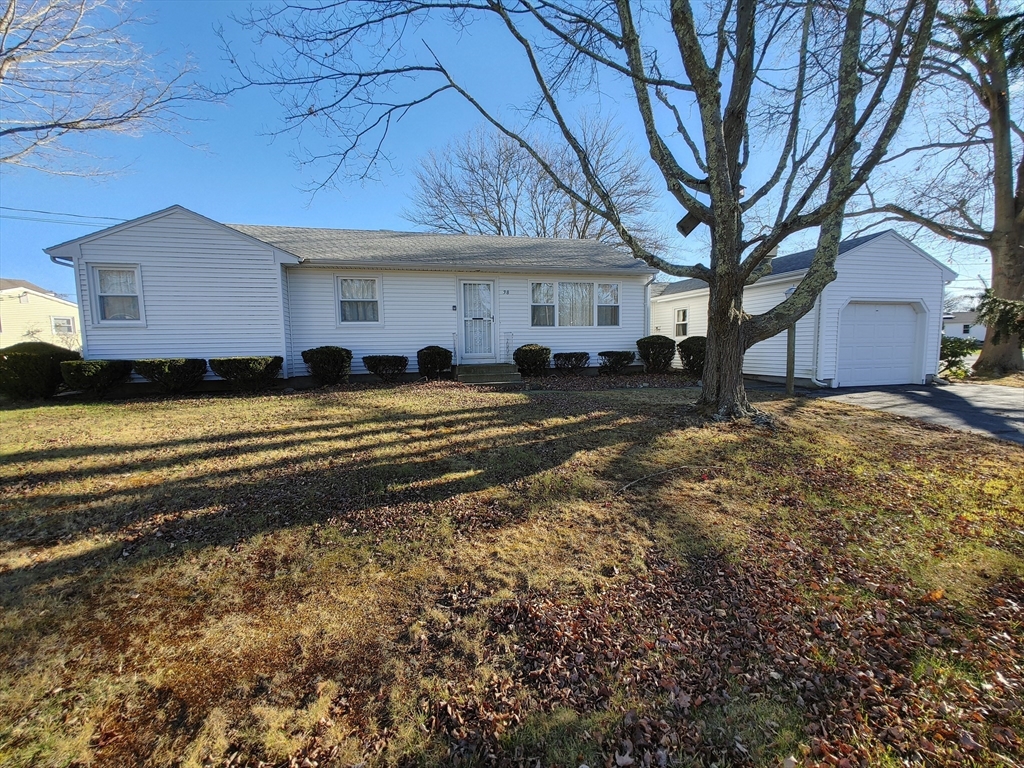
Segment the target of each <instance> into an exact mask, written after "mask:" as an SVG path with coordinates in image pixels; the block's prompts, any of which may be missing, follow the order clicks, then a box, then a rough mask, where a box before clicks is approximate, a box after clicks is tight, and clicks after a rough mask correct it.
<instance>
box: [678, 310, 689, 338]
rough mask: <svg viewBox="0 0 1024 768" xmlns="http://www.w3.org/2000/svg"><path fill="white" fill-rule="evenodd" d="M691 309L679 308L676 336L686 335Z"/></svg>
mask: <svg viewBox="0 0 1024 768" xmlns="http://www.w3.org/2000/svg"><path fill="white" fill-rule="evenodd" d="M689 314H690V313H689V310H686V309H677V310H676V337H682V336H686V335H687V333H686V330H687V325H688V324H689V323H688V322H687V320H688V316H689Z"/></svg>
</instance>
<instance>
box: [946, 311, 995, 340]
mask: <svg viewBox="0 0 1024 768" xmlns="http://www.w3.org/2000/svg"><path fill="white" fill-rule="evenodd" d="M987 330H988V329H987V328H986V327H985V326H984V325H982V324H981V323H979V322H978V313H977V312H953V313H951V314H949V315H946V317H944V318H943V321H942V335H943V336H950V337H952V338H956V339H974V340H975V341H978V342H983V341H985V332H986V331H987Z"/></svg>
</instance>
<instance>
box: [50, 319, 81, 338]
mask: <svg viewBox="0 0 1024 768" xmlns="http://www.w3.org/2000/svg"><path fill="white" fill-rule="evenodd" d="M50 328H51V329H52V330H53V335H54V336H68V335H71V334H73V333H74V332H75V318H73V317H51V318H50Z"/></svg>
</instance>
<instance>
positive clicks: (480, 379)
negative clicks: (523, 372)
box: [458, 373, 523, 384]
mask: <svg viewBox="0 0 1024 768" xmlns="http://www.w3.org/2000/svg"><path fill="white" fill-rule="evenodd" d="M458 380H459V381H460V382H462V383H463V384H522V383H523V377H522V376H520V375H519V374H516V375H515V376H495V375H493V374H486V373H478V374H473V375H466V376H459V379H458Z"/></svg>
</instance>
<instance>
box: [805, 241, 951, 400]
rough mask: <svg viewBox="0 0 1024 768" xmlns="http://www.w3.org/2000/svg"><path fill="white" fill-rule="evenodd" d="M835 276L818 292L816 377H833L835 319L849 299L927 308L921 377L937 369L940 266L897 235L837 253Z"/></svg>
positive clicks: (836, 344)
mask: <svg viewBox="0 0 1024 768" xmlns="http://www.w3.org/2000/svg"><path fill="white" fill-rule="evenodd" d="M836 271H837V272H838V273H839V277H837V278H836V280H835V281H834V282H832V283H830V284H829V285H828V287H827V288H826V289H825V291H824V292H823V293H822V296H821V299H820V302H821V312H822V322H821V338H820V340H819V345H820V347H819V351H818V376H817V378H819V379H830V380H834V379H835V378H836V376H837V375H838V366H839V357H838V355H839V320H840V314H841V313H842V310H843V308H844V307H845V306H846V305H847V304H848V303H849V302H850V301H851V300H854V301H856V300H864V301H894V302H896V301H907V302H920V304H921V305H922V306H923V307H924V308H925V314H926V316H925V318H924V320H923V322H924V324H925V338H924V345H925V350H924V362H923V374H924V376H926V377H927V376H930V375H934V374H935V373H936V372H937V371H938V367H939V343H940V340H941V337H942V292H943V274H942V268H941V267H940V266H939V265H938V264H936V263H934V262H932V261H930V260H929V259H927V258H924V257H923V256H921V255H920V254H919V253H918V252H917V251H915V250H914V249H913V248H911V247H910V246H908V245H907V244H905V243H904V242H902V241H901V240H900V239H899V238H898V237H895V236H887V237H880V238H878V239H876V240H872V241H871V242H869V243H868V244H866V245H864V246H862V247H861V248H858V249H857V250H855V251H851V252H850V253H847V254H844V255H843V256H841V257H840V260H839V265H838V269H837V270H836Z"/></svg>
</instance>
